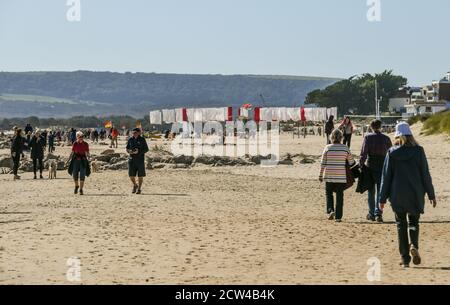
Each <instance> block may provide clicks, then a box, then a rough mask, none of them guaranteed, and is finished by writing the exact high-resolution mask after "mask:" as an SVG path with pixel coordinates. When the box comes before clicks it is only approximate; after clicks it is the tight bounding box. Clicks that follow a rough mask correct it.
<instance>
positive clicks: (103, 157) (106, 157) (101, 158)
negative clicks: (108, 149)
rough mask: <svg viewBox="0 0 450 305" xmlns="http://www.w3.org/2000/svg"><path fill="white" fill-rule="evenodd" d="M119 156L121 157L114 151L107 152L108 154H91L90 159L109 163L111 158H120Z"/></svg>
mask: <svg viewBox="0 0 450 305" xmlns="http://www.w3.org/2000/svg"><path fill="white" fill-rule="evenodd" d="M120 157H121V155H120V154H116V153H114V154H109V155H100V156H93V157H92V159H93V160H95V161H101V162H106V163H110V161H111V159H113V158H120Z"/></svg>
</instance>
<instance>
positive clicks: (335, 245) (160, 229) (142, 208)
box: [0, 126, 450, 284]
mask: <svg viewBox="0 0 450 305" xmlns="http://www.w3.org/2000/svg"><path fill="white" fill-rule="evenodd" d="M418 128H419V126H417V127H415V131H416V132H417V133H418ZM419 140H420V142H421V144H422V145H424V147H425V149H426V151H427V153H428V157H429V162H430V167H431V171H432V175H433V178H434V184H435V188H436V192H437V194H438V202H439V206H438V208H437V209H435V210H432V209H430V208H427V214H426V215H425V216H424V217H423V219H422V227H421V253H422V256H423V265H422V266H421V267H420V268H411V269H410V270H402V269H401V268H399V266H398V263H399V254H398V250H397V236H396V226H395V224H394V223H393V213H392V211H391V210H390V209H389V208H388V209H387V212H386V214H385V220H386V223H385V224H381V225H380V224H372V223H367V221H365V215H366V214H367V211H366V195H360V194H356V193H355V191H354V189H352V190H349V191H347V192H346V194H345V207H344V213H345V215H344V222H343V223H341V224H335V223H334V222H329V221H327V220H325V196H324V186H323V185H321V184H320V183H319V182H318V181H317V179H316V178H317V174H318V170H319V163H315V164H309V165H296V166H278V167H276V168H271V169H268V168H261V167H236V168H231V167H229V168H209V167H196V168H194V169H190V170H159V171H150V172H148V178H147V179H146V181H145V188H144V194H143V195H141V196H135V195H131V194H130V192H131V186H130V184H129V182H128V178H127V172H126V171H116V172H113V171H109V172H103V173H98V174H93V176H92V177H91V178H89V179H88V180H87V185H86V190H85V192H86V195H85V196H84V197H80V196H75V195H73V193H72V192H73V185H72V181H71V179H70V177H69V176H68V175H67V173H66V172H59V173H58V174H59V179H57V180H53V181H48V180H43V181H39V180H38V181H33V180H32V179H31V178H32V175H31V174H24V175H23V180H22V181H20V182H13V181H12V178H11V176H10V175H2V176H0V194H1V201H0V283H1V284H71V282H69V281H68V280H67V278H66V272H67V270H68V268H69V267H68V266H67V264H66V263H67V259H68V258H70V257H79V258H80V259H81V264H82V266H81V268H82V269H81V280H82V282H81V283H82V284H111V283H120V284H146V283H149V284H370V282H369V281H368V280H367V271H368V269H369V266H368V265H367V260H368V259H369V258H371V257H377V258H379V259H380V260H381V264H382V265H381V283H382V284H434V283H441V284H444V283H445V284H450V206H449V205H448V203H449V197H450V183H449V180H450V178H449V174H448V173H449V172H450V143H449V142H448V141H446V140H445V139H444V137H442V136H431V137H421V136H420V137H419ZM323 142H324V139H323V138H320V137H308V138H307V139H306V140H305V139H297V138H295V139H294V140H293V139H292V135H284V136H283V137H282V141H281V150H282V151H283V152H290V153H301V152H302V153H305V154H311V155H317V156H318V155H320V153H321V152H322V149H323ZM361 142H362V137H354V144H353V147H354V148H355V151H354V152H355V153H358V150H359V149H360V147H361ZM152 145H153V143H152ZM102 149H104V147H96V148H95V150H96V151H101V150H102ZM121 149H123V148H121ZM67 150H68V149H67V148H62V149H61V148H60V149H59V151H57V154H61V153H62V154H67ZM4 152H5V151H3V152H1V153H4Z"/></svg>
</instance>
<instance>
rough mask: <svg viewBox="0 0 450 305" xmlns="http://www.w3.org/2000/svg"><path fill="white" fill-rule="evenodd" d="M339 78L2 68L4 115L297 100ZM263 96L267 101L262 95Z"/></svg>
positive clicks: (123, 111) (0, 104)
mask: <svg viewBox="0 0 450 305" xmlns="http://www.w3.org/2000/svg"><path fill="white" fill-rule="evenodd" d="M338 80H339V79H335V78H320V77H297V76H259V75H231V76H225V75H188V74H155V73H111V72H89V71H77V72H22V73H13V72H0V117H24V116H31V115H34V116H40V117H69V116H73V115H110V114H128V115H135V116H142V115H143V113H147V111H149V110H152V109H161V108H174V107H216V106H235V107H236V106H240V105H242V104H243V103H246V102H250V103H253V104H256V105H262V106H277V105H283V106H293V105H300V104H302V103H303V102H304V100H305V97H306V95H307V94H308V93H309V92H311V91H313V90H316V89H323V88H325V87H327V86H329V85H331V84H333V83H335V82H336V81H338ZM261 94H262V95H263V96H264V98H265V103H266V105H263V104H264V102H263V101H262V99H261V98H260V95H261Z"/></svg>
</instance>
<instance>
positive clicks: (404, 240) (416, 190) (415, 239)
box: [380, 123, 437, 268]
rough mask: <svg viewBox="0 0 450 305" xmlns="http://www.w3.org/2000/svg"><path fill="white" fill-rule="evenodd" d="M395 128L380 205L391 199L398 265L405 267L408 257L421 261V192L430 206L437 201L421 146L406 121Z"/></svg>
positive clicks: (384, 175)
mask: <svg viewBox="0 0 450 305" xmlns="http://www.w3.org/2000/svg"><path fill="white" fill-rule="evenodd" d="M396 129H397V131H396V141H397V143H396V145H397V146H396V147H394V148H392V149H391V150H390V151H389V153H388V155H387V156H386V160H385V163H384V167H383V177H382V183H381V192H380V206H381V209H384V206H385V204H386V202H387V200H388V199H389V201H390V202H391V205H392V209H393V210H394V213H395V219H396V222H397V231H398V241H399V250H400V255H401V257H402V265H403V266H404V267H405V268H407V267H409V264H410V262H411V259H412V261H413V263H414V264H415V265H419V264H420V263H421V257H420V255H419V219H420V215H421V214H423V213H424V211H425V194H428V199H429V200H430V203H431V205H432V206H433V207H436V205H437V202H436V195H435V192H434V187H433V183H432V179H431V175H430V171H429V168H428V161H427V158H426V155H425V151H424V149H423V147H421V146H419V145H418V144H417V142H416V141H415V140H414V137H413V135H412V132H411V129H410V128H409V125H408V124H407V123H400V124H398V125H397V128H396ZM408 231H409V232H408ZM408 233H409V234H408Z"/></svg>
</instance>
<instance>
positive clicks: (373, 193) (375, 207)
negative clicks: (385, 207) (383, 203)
mask: <svg viewBox="0 0 450 305" xmlns="http://www.w3.org/2000/svg"><path fill="white" fill-rule="evenodd" d="M380 188H381V183H375V184H374V185H373V186H372V187H371V188H370V189H369V191H368V193H369V198H368V203H369V214H370V216H373V217H377V216H382V215H383V211H382V210H381V209H380Z"/></svg>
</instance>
